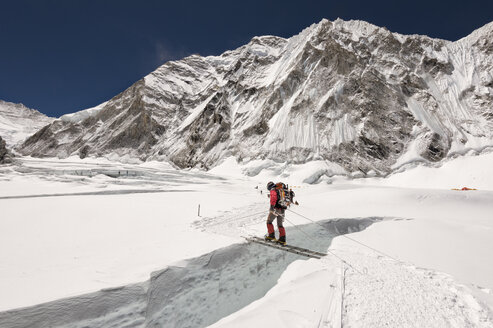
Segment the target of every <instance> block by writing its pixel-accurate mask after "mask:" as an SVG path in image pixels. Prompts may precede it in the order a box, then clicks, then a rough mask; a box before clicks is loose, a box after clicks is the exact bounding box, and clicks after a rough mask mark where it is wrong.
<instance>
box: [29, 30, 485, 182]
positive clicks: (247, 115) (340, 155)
mask: <svg viewBox="0 0 493 328" xmlns="http://www.w3.org/2000/svg"><path fill="white" fill-rule="evenodd" d="M491 40H493V23H490V24H488V25H486V26H484V27H483V28H481V29H479V30H477V31H475V32H473V33H472V34H471V35H469V36H468V37H466V38H464V39H461V40H458V41H456V42H449V41H444V40H438V39H431V38H428V37H426V36H418V35H411V36H404V35H400V34H397V33H391V32H390V31H388V30H386V29H385V28H379V27H376V26H374V25H371V24H368V23H366V22H362V21H349V22H346V21H342V20H337V21H334V22H330V21H327V20H322V21H321V22H320V23H318V24H314V25H312V26H310V27H309V28H307V29H305V30H304V31H302V32H301V33H300V34H299V35H296V36H293V37H292V38H290V39H283V38H279V37H275V36H263V37H255V38H253V39H252V40H251V41H250V43H248V44H247V45H245V46H243V47H240V48H238V49H236V50H233V51H227V52H225V53H224V54H222V55H221V56H216V57H212V56H211V57H200V56H195V55H194V56H190V57H187V58H184V59H183V60H179V61H174V62H168V63H166V64H164V65H163V66H161V67H159V68H158V69H157V70H156V71H155V72H153V73H151V74H149V75H148V76H146V77H145V78H143V79H142V80H140V81H138V82H137V83H135V84H134V85H133V86H131V87H130V88H129V89H127V90H126V91H124V92H123V93H121V94H120V95H118V96H116V97H114V98H113V99H111V100H109V101H108V102H106V103H104V104H101V105H100V106H98V107H95V108H91V109H88V110H86V111H82V112H78V113H75V114H70V115H66V116H64V117H62V118H61V119H59V120H56V121H54V122H53V123H52V124H50V125H48V126H46V127H45V128H43V129H42V130H40V131H38V132H37V133H36V134H34V135H33V136H31V137H30V138H29V139H28V140H27V141H26V142H25V143H24V144H23V145H22V147H21V149H20V150H21V151H22V152H23V153H24V154H29V155H33V156H59V157H60V156H62V157H64V156H69V155H71V154H79V155H80V156H81V157H85V156H101V155H105V154H110V153H116V154H119V155H125V154H128V155H130V156H136V157H139V158H141V159H142V160H147V159H159V160H168V161H171V162H173V163H175V164H176V165H178V166H180V167H193V166H202V167H206V168H207V167H211V166H214V165H215V164H217V163H218V162H219V161H220V160H221V159H223V158H225V157H227V156H235V157H236V158H237V159H238V160H242V161H248V160H252V159H273V160H275V161H287V162H294V163H303V162H306V161H310V160H315V159H324V160H328V161H332V162H335V163H338V164H340V165H341V166H342V167H344V168H345V169H346V170H347V171H349V172H352V171H356V170H361V171H363V172H367V171H369V170H376V171H379V172H382V173H385V172H389V171H391V170H392V168H395V167H396V166H398V165H400V164H403V163H405V161H406V160H407V159H409V158H411V157H413V156H420V157H421V158H422V159H423V160H428V161H439V160H441V159H443V158H444V157H446V156H448V155H450V154H454V153H460V152H463V151H465V150H467V149H472V148H480V147H485V146H490V145H493V141H492V140H493V138H492V134H493V129H492V127H493V93H492V92H493V56H492V54H493V43H492V41H491Z"/></svg>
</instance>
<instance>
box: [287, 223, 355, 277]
mask: <svg viewBox="0 0 493 328" xmlns="http://www.w3.org/2000/svg"><path fill="white" fill-rule="evenodd" d="M284 219H285V220H286V221H288V222H289V223H291V225H292V226H293V227H295V228H296V229H298V230H299V231H301V232H302V233H303V234H305V235H306V236H308V239H313V237H312V236H310V235H309V234H308V233H306V232H305V231H303V230H302V229H301V228H300V227H298V226H297V225H295V224H294V223H293V222H291V221H289V220H288V219H287V218H286V217H284ZM327 252H328V253H330V254H332V256H334V257H336V258H338V259H339V260H340V261H341V262H343V263H344V264H347V265H348V266H349V267H351V268H352V269H353V270H354V271H356V272H358V273H359V274H363V273H362V272H361V271H359V270H358V269H356V268H355V267H354V266H352V265H351V263H349V262H347V261H346V260H344V259H343V258H342V257H340V256H338V255H336V254H334V253H333V252H332V251H331V250H330V249H328V250H327Z"/></svg>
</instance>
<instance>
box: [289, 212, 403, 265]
mask: <svg viewBox="0 0 493 328" xmlns="http://www.w3.org/2000/svg"><path fill="white" fill-rule="evenodd" d="M288 211H290V212H291V213H294V214H296V215H298V216H301V217H302V218H305V219H307V220H308V221H310V222H312V223H315V224H316V225H318V226H320V227H322V228H324V229H327V228H326V227H324V226H323V225H321V224H320V223H318V222H317V221H314V220H312V219H310V218H308V217H306V216H304V215H302V214H299V213H296V212H295V211H292V210H290V209H288ZM327 230H328V229H327ZM339 236H341V237H344V238H346V239H349V240H351V241H353V242H355V243H357V244H360V245H361V246H364V247H366V248H368V249H371V250H372V251H374V252H376V253H379V254H380V255H383V256H386V257H388V258H391V259H392V260H394V261H397V262H401V261H400V260H399V259H397V258H395V257H393V256H391V255H389V254H386V253H384V252H382V251H379V250H378V249H376V248H374V247H371V246H369V245H366V244H365V243H362V242H360V241H358V240H356V239H353V238H351V237H348V236H346V235H339Z"/></svg>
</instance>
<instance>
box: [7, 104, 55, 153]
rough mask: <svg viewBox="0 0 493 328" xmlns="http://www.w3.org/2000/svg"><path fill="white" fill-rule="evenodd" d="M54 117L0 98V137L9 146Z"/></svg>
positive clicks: (50, 121) (23, 138)
mask: <svg viewBox="0 0 493 328" xmlns="http://www.w3.org/2000/svg"><path fill="white" fill-rule="evenodd" d="M54 120H55V119H54V118H51V117H48V116H46V115H44V114H42V113H40V112H38V111H37V110H35V109H31V108H27V107H26V106H24V105H23V104H14V103H11V102H6V101H3V100H0V137H2V138H3V139H4V140H5V142H6V143H7V145H8V146H9V147H12V146H15V145H16V144H18V143H20V142H23V141H24V140H25V139H26V138H27V137H29V136H31V135H32V134H33V133H35V132H36V131H38V130H39V129H41V128H42V127H44V126H46V125H48V124H50V123H52V122H53V121H54Z"/></svg>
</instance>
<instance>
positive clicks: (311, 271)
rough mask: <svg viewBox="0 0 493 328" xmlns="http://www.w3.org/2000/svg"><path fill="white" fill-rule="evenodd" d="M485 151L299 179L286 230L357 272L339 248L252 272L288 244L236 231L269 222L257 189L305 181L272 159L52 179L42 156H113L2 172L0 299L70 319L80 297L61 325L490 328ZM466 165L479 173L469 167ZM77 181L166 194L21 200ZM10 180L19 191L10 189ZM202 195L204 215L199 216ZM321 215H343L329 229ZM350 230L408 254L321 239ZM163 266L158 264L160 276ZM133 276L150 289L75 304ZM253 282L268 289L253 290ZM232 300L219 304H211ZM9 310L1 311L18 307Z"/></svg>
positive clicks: (491, 207)
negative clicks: (383, 173)
mask: <svg viewBox="0 0 493 328" xmlns="http://www.w3.org/2000/svg"><path fill="white" fill-rule="evenodd" d="M488 156H490V155H488V154H485V155H481V156H471V157H465V158H459V159H457V160H454V161H450V162H448V163H446V164H444V165H443V166H442V167H440V168H426V169H425V170H423V168H419V167H418V168H415V169H410V170H408V171H405V172H402V173H398V174H395V175H393V176H391V177H389V178H387V179H377V178H374V179H365V180H363V179H356V180H348V179H345V178H338V177H336V176H333V177H332V178H331V180H332V182H333V183H332V184H331V185H327V184H325V183H319V184H317V185H307V184H300V185H297V186H296V189H295V192H296V194H297V200H298V201H299V202H300V206H298V207H293V208H292V209H291V211H288V212H287V216H286V222H285V226H286V228H287V233H288V242H291V243H293V244H296V245H299V246H302V247H307V248H313V249H316V250H321V251H324V249H325V250H326V249H327V248H328V247H329V246H330V248H329V251H330V252H333V253H334V254H336V255H337V256H339V257H341V258H343V259H344V260H346V261H347V263H349V264H350V265H351V266H353V267H354V268H356V269H357V270H358V271H359V272H355V271H354V270H352V269H351V268H348V265H346V266H345V267H342V266H341V262H340V261H339V260H338V259H337V258H335V257H334V256H330V255H329V256H328V257H327V258H325V259H323V260H322V261H315V260H309V261H306V260H300V261H295V260H296V259H297V258H296V256H295V255H289V256H293V258H291V259H290V260H289V261H287V262H284V263H285V264H284V265H285V266H284V267H283V266H277V265H275V266H273V265H270V266H269V265H267V266H265V265H264V269H262V270H261V272H263V273H264V274H267V273H269V277H270V278H268V279H267V278H266V277H267V276H266V275H257V274H253V273H255V272H257V271H256V270H257V269H255V268H257V267H258V263H259V262H258V261H259V258H256V257H255V255H253V254H257V253H259V252H262V253H261V254H269V255H268V256H270V260H269V261H270V262H269V263H275V261H279V258H280V257H279V256H280V255H279V254H278V253H277V252H280V251H277V250H271V249H265V248H262V246H260V245H257V246H256V247H257V248H256V249H255V248H252V246H251V245H250V246H248V245H247V244H246V243H245V242H244V241H242V239H241V238H240V237H239V236H241V235H263V234H264V233H265V222H264V220H265V214H262V212H263V211H264V209H265V208H266V207H267V206H268V205H267V197H266V195H265V193H264V194H263V195H260V192H259V190H258V189H254V187H255V186H256V185H258V186H260V188H261V189H263V188H264V185H265V183H264V182H265V181H266V179H273V180H275V181H278V180H282V181H285V182H288V183H290V184H292V182H291V180H290V179H289V176H284V177H281V178H279V176H277V178H275V171H270V170H261V171H260V173H259V175H257V176H254V177H250V178H245V177H244V176H242V175H241V173H240V172H241V168H238V167H236V168H235V165H234V164H235V163H230V164H229V165H230V166H229V171H228V172H226V170H225V172H221V171H220V170H216V172H213V174H203V173H201V172H199V171H196V170H191V171H176V170H172V169H171V168H169V167H168V168H163V167H157V166H156V165H157V164H142V165H135V164H126V167H125V168H129V169H133V170H135V171H138V172H144V173H145V174H144V173H143V175H142V176H138V177H132V178H118V179H112V178H108V177H105V176H97V177H96V178H85V180H81V177H74V176H66V175H61V176H60V175H50V176H46V174H45V173H46V171H42V172H41V173H39V172H38V173H36V171H35V170H34V168H33V167H34V166H38V169H43V170H44V169H46V168H47V167H49V168H50V169H53V168H61V167H64V168H66V167H67V165H73V168H75V167H79V168H80V167H81V166H85V165H86V164H88V163H90V165H96V166H99V165H110V166H111V163H108V162H105V163H104V164H103V163H99V164H98V163H91V162H90V161H89V162H86V161H80V164H77V162H74V163H71V164H69V163H67V162H63V161H60V162H59V163H58V164H56V161H55V162H50V163H45V164H43V161H40V162H38V164H36V165H35V164H34V163H31V164H29V165H27V164H26V165H27V166H28V167H29V168H30V170H31V171H29V170H28V172H26V173H23V174H17V173H12V172H6V171H2V173H1V175H2V179H0V193H1V196H0V203H1V204H2V211H3V213H6V214H7V216H6V217H7V218H4V217H2V219H1V220H0V234H1V235H0V247H1V248H0V249H2V250H7V251H6V252H2V253H0V277H1V279H0V295H2V296H1V297H0V311H1V309H3V310H6V309H12V308H15V307H21V306H27V305H34V304H37V303H40V302H46V301H49V300H55V299H58V298H61V297H67V296H74V297H72V298H69V299H66V300H65V301H55V302H54V303H52V304H51V305H50V306H52V312H49V313H55V315H54V316H53V315H52V316H51V317H49V318H48V315H46V320H47V321H46V322H48V324H47V325H46V326H47V327H48V326H50V324H49V322H52V321H50V320H58V319H57V316H56V309H59V308H60V304H67V302H68V303H69V304H71V306H72V309H74V312H73V313H74V315H73V316H72V317H71V316H70V315H69V316H68V317H65V318H64V319H65V320H66V321H65V323H68V322H73V324H72V325H68V324H64V326H67V327H68V326H73V327H79V326H80V327H82V326H84V325H86V326H88V325H89V326H93V327H111V326H112V325H113V326H115V327H118V326H124V325H123V324H122V323H125V322H126V324H129V325H130V323H132V324H133V326H143V327H145V326H150V325H154V324H157V325H165V324H166V323H170V322H173V323H175V324H176V325H177V326H182V327H185V326H187V322H189V323H193V324H194V325H195V326H207V325H209V324H213V323H214V322H216V321H217V320H220V319H221V320H220V321H219V322H217V323H216V325H217V326H220V327H237V326H240V327H241V326H245V327H246V326H252V325H263V323H265V322H266V320H267V321H269V322H272V320H277V319H278V318H279V320H280V321H276V322H282V323H283V324H284V325H285V326H286V327H291V326H292V327H299V326H318V327H333V326H338V325H339V324H340V323H341V320H342V323H344V324H345V325H347V326H354V327H381V326H385V325H389V326H404V327H406V326H409V327H411V326H413V323H418V324H417V326H427V327H442V326H450V327H468V326H478V327H491V326H492V322H493V320H492V316H491V313H492V311H493V297H492V295H491V292H490V291H491V290H493V281H492V278H491V277H493V266H492V264H491V261H490V257H491V256H490V254H489V252H490V250H491V249H493V245H492V243H493V241H492V240H491V230H492V229H493V221H492V218H491V213H493V192H492V191H489V190H493V188H492V187H493V186H492V185H491V184H490V182H488V181H491V180H488V177H489V175H490V171H491V169H490V167H492V166H491V165H490V166H488V165H487V164H488V163H490V158H489V157H488ZM467 167H476V168H478V170H473V172H475V174H472V175H471V173H470V172H471V171H468V173H467V174H464V172H467V171H465V169H466V168H467ZM479 168H481V170H479ZM318 169H319V167H318V165H314V166H313V167H308V166H300V167H297V168H296V169H295V170H293V171H292V172H293V173H294V174H295V175H293V176H294V177H297V178H296V179H298V180H302V179H305V177H309V176H312V175H313V174H315V173H316V172H315V170H318ZM421 170H423V171H421ZM428 170H429V171H428ZM156 171H163V172H162V173H159V172H156ZM423 172H425V173H423ZM227 173H228V174H227ZM473 178H475V180H473ZM327 179H328V178H327V177H322V178H321V180H322V181H323V180H327ZM420 179H421V180H420ZM430 179H435V181H436V183H431V182H430ZM461 179H463V180H461ZM449 181H450V183H451V184H452V186H454V187H455V186H456V184H459V183H465V184H466V185H467V186H471V187H474V186H473V185H472V184H471V182H473V181H482V182H483V185H482V188H481V189H482V190H477V191H470V192H458V191H452V190H450V188H449V186H448V182H449ZM458 181H460V182H459V183H458ZM438 182H440V183H442V184H440V183H438ZM31 185H33V187H32V186H31ZM75 186H79V187H80V188H81V189H80V190H84V191H91V190H93V191H96V190H97V191H100V190H101V189H103V190H104V189H109V190H113V189H115V190H130V189H132V188H134V189H139V190H143V189H149V190H158V191H162V192H161V193H149V194H137V193H125V194H118V195H108V194H94V195H72V196H69V195H65V196H56V197H55V196H50V197H46V196H45V197H37V198H19V197H18V196H23V195H32V194H34V193H39V194H41V195H42V194H47V193H55V192H56V193H59V194H70V193H72V194H73V193H74V190H77V189H74V188H77V187H75ZM433 186H435V187H433ZM459 186H460V185H459ZM411 187H412V188H411ZM9 190H12V195H13V196H15V197H17V198H5V197H6V196H8V195H9ZM14 191H15V192H14ZM48 191H49V192H48ZM169 191H174V192H169ZM2 197H3V198H2ZM199 203H200V204H202V207H201V217H197V212H196V211H197V205H198V204H199ZM297 214H300V215H297ZM303 216H304V217H303ZM307 218H308V219H307ZM310 220H313V221H316V222H318V224H322V225H323V226H325V224H326V223H325V222H331V223H333V224H336V226H335V228H330V229H332V230H330V229H329V231H327V230H326V229H324V228H322V227H320V226H317V225H316V224H312V222H310ZM327 220H329V221H327ZM361 220H363V221H361ZM365 220H366V221H365ZM350 222H378V223H375V224H372V225H371V226H368V225H367V224H363V226H362V225H361V223H357V224H356V223H355V224H349V223H350ZM307 224H308V225H307ZM294 225H296V226H294ZM363 229H364V230H363ZM322 231H323V232H322ZM344 232H354V233H353V234H351V238H353V239H354V240H357V241H359V242H362V243H364V244H365V245H368V246H370V247H372V248H375V249H377V250H379V251H381V252H383V253H385V254H389V255H390V256H392V257H393V258H395V259H397V260H398V261H394V260H390V259H389V258H387V257H386V256H383V255H381V254H378V253H375V252H373V251H370V250H369V249H367V248H365V247H363V246H361V245H360V244H357V243H355V242H354V241H350V240H348V239H346V238H344V237H336V238H335V239H334V242H333V243H332V244H331V238H327V237H326V235H324V234H327V233H332V234H333V235H337V234H339V233H344ZM309 236H312V237H311V238H310V237H309ZM238 243H239V244H238ZM176 245H180V247H177V246H176ZM224 247H226V248H224ZM218 249H222V250H221V251H216V250H218ZM237 252H240V253H241V252H246V253H244V256H239V254H240V253H237ZM249 252H251V253H249ZM219 254H222V255H219ZM262 256H264V255H262ZM281 256H284V255H281ZM187 258H188V259H190V260H186V261H184V259H187ZM235 261H239V262H235ZM255 261H257V262H255ZM261 261H262V260H261ZM263 261H264V263H267V262H265V261H266V258H264V260H263ZM273 261H274V262H273ZM293 261H294V262H293ZM291 262H293V263H291ZM213 263H216V267H214V265H213ZM235 263H237V264H235ZM290 263H291V265H289V264H290ZM209 265H212V266H211V267H209ZM286 267H287V269H286ZM163 268H166V269H164V270H162V269H163ZM194 268H195V269H194ZM209 269H210V270H212V271H210V270H209ZM345 269H347V270H345ZM155 270H161V271H157V272H155V273H154V274H153V276H152V278H151V280H147V279H148V278H149V274H150V273H151V272H152V271H155ZM208 270H209V271H208ZM252 270H253V271H252ZM258 272H260V271H258ZM258 272H257V273H258ZM281 274H282V276H281ZM276 275H277V277H279V276H281V279H280V280H277V277H276ZM173 277H174V278H173ZM182 279H184V280H182ZM146 281H147V282H146ZM267 281H268V283H267ZM135 282H139V284H137V285H136V286H137V287H131V286H128V285H127V286H126V287H124V288H122V289H119V288H117V289H111V290H108V291H106V292H95V293H94V294H89V295H93V296H91V297H92V300H94V302H96V303H98V302H99V303H98V304H100V306H101V309H103V308H104V309H106V310H101V311H98V310H97V309H96V310H94V311H93V312H91V311H89V312H88V313H87V315H82V314H81V313H79V314H77V313H78V312H77V311H76V310H75V309H77V308H80V307H81V304H85V303H81V300H83V299H84V297H89V296H78V297H75V295H79V294H82V293H87V292H91V291H97V290H99V289H101V288H110V287H115V286H119V285H124V284H130V283H135ZM140 282H143V283H140ZM139 286H140V287H139ZM220 286H223V287H224V289H223V292H222V293H219V292H218V291H219V289H218V288H219V287H220ZM271 287H272V289H271ZM132 288H134V289H132ZM252 288H260V289H255V290H256V291H255V292H249V290H250V291H252V290H253V289H252ZM269 289H270V290H269ZM139 290H140V291H139ZM122 293H123V294H124V293H130V294H131V295H134V296H132V297H133V298H132V302H130V301H128V302H127V303H121V302H120V301H118V300H121V299H122V296H121V295H123V294H122ZM130 294H129V295H130ZM218 295H221V297H219V298H218ZM102 296H104V297H107V298H106V302H104V301H103V300H104V299H105V298H104V297H103V298H101V297H102ZM110 296H111V297H110ZM150 296H152V297H151V298H150ZM219 299H220V300H221V303H217V302H216V303H214V302H215V301H211V300H219ZM96 300H98V301H96ZM169 300H176V302H175V303H170V302H169ZM60 302H61V303H60ZM63 302H65V303H63ZM108 302H109V303H108ZM112 302H113V303H112ZM184 304H185V305H184ZM190 304H193V306H190ZM223 304H228V306H225V305H223ZM300 304H301V305H300ZM341 304H342V306H341ZM187 305H189V306H190V307H189V308H187ZM47 306H48V305H46V304H43V305H39V307H34V308H31V309H25V310H18V311H17V312H15V313H16V317H17V318H25V319H26V320H28V321H29V320H36V319H37V318H38V317H37V315H39V313H40V311H41V313H44V312H43V311H42V309H44V308H46V307H47ZM221 309H223V310H221ZM197 312H199V313H200V312H205V313H207V315H206V316H202V315H196V313H197ZM5 313H7V312H3V313H0V319H1V318H2V315H3V317H4V318H5V317H8V315H6V314H5ZM36 313H37V314H36ZM84 313H85V312H84ZM145 313H147V314H145ZM79 315H80V316H79ZM144 315H145V316H146V317H143V316H144ZM187 317H190V318H191V319H190V320H188V321H187V320H186V318H187ZM54 318H55V319H54ZM166 318H168V319H169V320H171V321H166V320H167V319H166ZM60 320H61V319H60ZM74 320H75V321H77V323H76V322H75V321H74ZM0 322H1V321H0ZM117 323H118V324H117ZM52 326H53V325H52ZM130 326H132V325H130ZM415 326H416V325H415ZM7 327H10V326H7ZM12 327H18V326H15V325H12ZM19 327H21V326H19Z"/></svg>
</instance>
